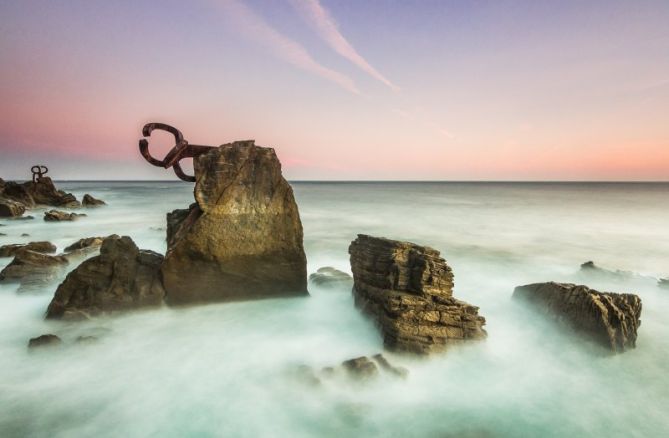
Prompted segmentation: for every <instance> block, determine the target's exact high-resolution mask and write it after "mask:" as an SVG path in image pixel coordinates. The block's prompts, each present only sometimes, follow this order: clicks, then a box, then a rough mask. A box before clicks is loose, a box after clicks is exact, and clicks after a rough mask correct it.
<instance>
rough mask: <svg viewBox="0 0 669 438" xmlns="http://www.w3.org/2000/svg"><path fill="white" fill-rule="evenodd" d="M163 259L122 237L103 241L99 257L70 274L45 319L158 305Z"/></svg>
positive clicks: (67, 317) (94, 314)
mask: <svg viewBox="0 0 669 438" xmlns="http://www.w3.org/2000/svg"><path fill="white" fill-rule="evenodd" d="M162 261H163V256H161V255H160V254H157V253H155V252H153V251H148V250H140V249H138V248H137V245H135V243H134V242H133V241H132V239H130V237H127V236H124V237H119V236H110V237H108V238H106V239H105V240H104V242H103V243H102V246H101V248H100V255H98V256H95V257H92V258H90V259H88V260H86V261H84V262H82V263H81V264H80V265H79V266H78V267H77V268H76V269H74V270H73V271H72V272H70V273H69V274H68V275H67V277H66V278H65V281H63V282H62V283H61V284H60V286H58V289H57V290H56V293H55V295H54V297H53V299H52V300H51V303H50V304H49V307H48V309H47V312H46V317H47V318H55V319H58V318H63V319H82V318H87V317H90V316H96V315H100V314H103V313H111V312H117V311H124V310H131V309H137V308H141V307H147V306H160V305H161V304H162V300H163V297H164V295H165V291H164V289H163V287H162V284H161V282H160V277H159V270H160V264H161V263H162Z"/></svg>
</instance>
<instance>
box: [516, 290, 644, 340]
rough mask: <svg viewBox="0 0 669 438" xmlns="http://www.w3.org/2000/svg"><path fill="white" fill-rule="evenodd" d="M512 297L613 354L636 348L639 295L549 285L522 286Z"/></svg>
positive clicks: (639, 311)
mask: <svg viewBox="0 0 669 438" xmlns="http://www.w3.org/2000/svg"><path fill="white" fill-rule="evenodd" d="M513 297H514V298H515V299H519V300H522V301H524V302H527V303H529V304H530V305H532V306H533V308H534V309H536V310H538V311H539V312H541V313H543V314H545V315H546V316H548V317H549V318H551V319H554V320H556V321H560V322H561V323H564V324H565V325H566V326H568V327H570V328H571V329H573V330H574V331H575V332H577V333H579V334H581V335H583V336H584V337H586V338H588V339H590V340H592V341H594V342H595V343H597V344H599V345H601V346H603V347H605V348H607V349H609V350H611V351H613V352H624V351H626V350H628V349H630V348H634V347H635V346H636V338H637V329H638V328H639V325H640V324H641V321H640V319H639V318H640V316H641V299H640V298H639V297H638V296H637V295H633V294H618V293H612V292H598V291H596V290H594V289H590V288H589V287H587V286H579V285H575V284H569V283H553V282H550V283H535V284H528V285H525V286H519V287H517V288H516V289H515V291H514V292H513Z"/></svg>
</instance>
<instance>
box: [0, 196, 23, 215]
mask: <svg viewBox="0 0 669 438" xmlns="http://www.w3.org/2000/svg"><path fill="white" fill-rule="evenodd" d="M25 212H26V206H25V205H23V204H21V203H20V202H16V201H14V200H12V199H8V198H4V197H0V217H18V216H21V215H22V214H23V213H25Z"/></svg>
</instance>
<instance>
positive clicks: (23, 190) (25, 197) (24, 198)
mask: <svg viewBox="0 0 669 438" xmlns="http://www.w3.org/2000/svg"><path fill="white" fill-rule="evenodd" d="M28 184H32V182H26V183H23V184H19V183H17V182H14V181H7V182H6V183H5V186H4V187H3V189H2V193H1V194H0V195H2V197H3V198H6V199H11V200H12V201H15V202H18V203H20V204H22V205H24V206H25V208H32V207H34V206H35V200H34V199H33V197H32V196H30V192H29V190H28V186H27V185H28Z"/></svg>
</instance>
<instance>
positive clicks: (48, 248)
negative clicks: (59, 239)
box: [0, 242, 56, 257]
mask: <svg viewBox="0 0 669 438" xmlns="http://www.w3.org/2000/svg"><path fill="white" fill-rule="evenodd" d="M24 250H29V251H35V252H41V253H44V254H53V253H55V252H56V245H54V244H53V243H51V242H30V243H15V244H11V245H2V246H0V257H14V256H15V255H16V253H17V252H19V251H24Z"/></svg>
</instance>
